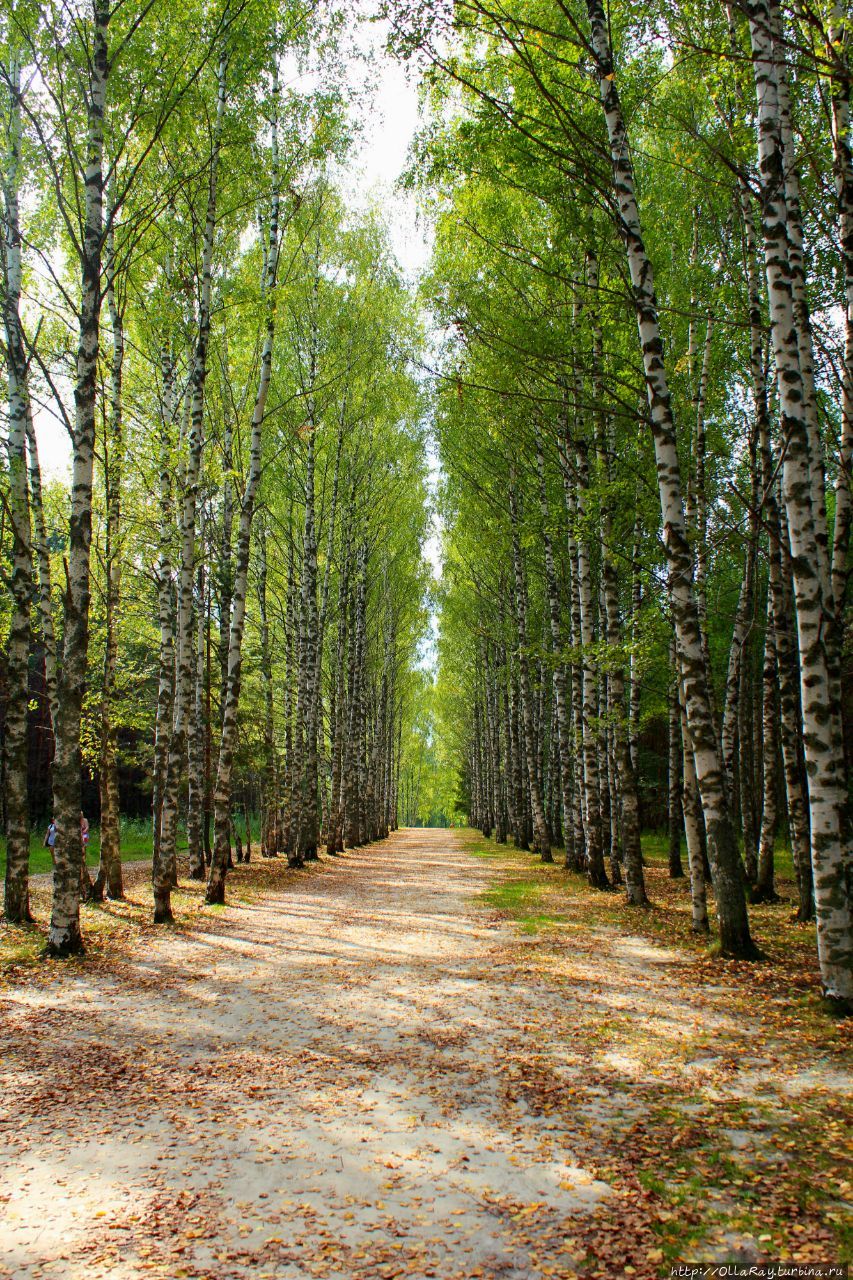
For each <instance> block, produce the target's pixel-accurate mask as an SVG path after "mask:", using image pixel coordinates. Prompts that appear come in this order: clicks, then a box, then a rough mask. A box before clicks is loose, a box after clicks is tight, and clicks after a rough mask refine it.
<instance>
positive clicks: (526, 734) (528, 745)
mask: <svg viewBox="0 0 853 1280" xmlns="http://www.w3.org/2000/svg"><path fill="white" fill-rule="evenodd" d="M510 518H511V521H512V557H513V567H514V571H515V615H516V632H517V635H518V682H519V692H520V695H521V717H522V734H521V736H522V744H523V750H524V755H525V758H526V761H527V785H528V790H529V794H530V804H531V807H532V810H533V829H534V835H535V840H536V847H537V849H538V851H539V857H540V858H541V860H542V861H543V862H553V861H554V857H553V854H552V853H551V843H550V840H549V839H548V825H547V823H546V821H545V808H544V805H543V803H542V788H541V784H540V779H539V774H538V771H537V768H536V741H535V736H534V727H533V704H532V691H531V688H530V664H529V660H528V653H527V644H528V637H527V583H526V581H525V576H524V566H523V564H522V559H521V542H520V537H519V514H518V497H517V494H516V491H515V487H514V486H513V487H511V489H510Z"/></svg>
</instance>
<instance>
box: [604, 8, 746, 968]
mask: <svg viewBox="0 0 853 1280" xmlns="http://www.w3.org/2000/svg"><path fill="white" fill-rule="evenodd" d="M587 14H588V16H589V21H590V30H591V49H592V53H593V57H594V61H595V71H596V77H597V79H598V85H599V91H600V95H601V102H602V107H603V110H604V117H605V123H606V125H607V132H608V138H609V142H610V152H611V159H612V163H613V174H614V186H615V194H616V200H617V205H618V210H619V228H620V231H621V233H622V236H623V239H624V241H625V247H626V252H627V258H628V268H629V272H630V276H631V283H632V285H633V289H634V304H635V308H636V313H637V328H638V333H639V338H640V347H641V349H642V354H643V369H644V373H645V379H646V388H647V392H648V400H649V411H650V419H651V425H652V436H653V441H654V447H655V458H656V462H657V474H658V490H659V495H660V502H661V516H662V520H663V538H664V548H665V551H666V557H667V563H668V567H669V591H670V598H671V601H672V609H673V616H674V619H675V627H676V636H677V642H678V649H679V660H680V663H681V667H682V677H683V685H684V702H685V709H686V713H687V721H688V726H689V732H690V741H691V743H692V746H693V759H694V763H695V769H696V777H697V781H698V785H699V790H700V793H701V796H702V808H703V810H704V816H705V827H706V830H707V834H708V844H709V854H710V857H711V861H712V868H713V872H714V891H715V895H716V900H717V917H718V921H719V928H720V947H721V950H722V951H723V952H724V953H726V954H731V955H737V956H742V957H750V956H754V955H755V954H756V950H757V949H756V947H755V945H754V943H753V941H752V938H751V935H750V931H749V919H748V915H747V906H746V893H745V887H744V883H743V874H742V871H741V865H740V856H739V852H738V848H737V841H736V839H735V832H734V827H733V824H732V820H731V813H730V810H729V807H728V801H727V796H726V787H725V781H724V777H723V770H722V765H721V761H720V751H719V746H718V743H717V734H716V729H715V724H714V713H713V700H712V695H711V687H710V679H709V673H708V669H707V664H706V661H705V653H704V648H703V644H702V632H701V627H700V620H699V610H698V606H697V601H696V593H695V590H694V583H693V556H692V552H691V548H690V544H689V542H688V539H687V536H686V535H687V531H686V526H685V520H684V503H683V496H682V485H681V472H680V466H679V459H678V449H677V445H676V436H675V424H674V421H673V416H672V403H671V397H670V391H669V385H668V382H667V377H666V368H665V365H664V359H663V350H664V348H663V340H662V337H661V332H660V325H659V321H658V307H657V299H656V296H655V289H654V276H653V271H652V264H651V261H650V259H649V257H648V254H647V252H646V248H645V244H644V242H643V237H642V229H641V224H640V215H639V209H638V207H637V201H636V195H635V182H634V166H633V161H632V159H631V154H630V149H629V145H628V136H627V132H626V129H625V123H624V119H623V116H622V106H621V102H620V100H619V94H618V91H617V88H616V83H615V68H614V65H613V56H612V51H611V48H610V37H609V31H608V26H607V19H606V16H605V12H604V6H603V3H602V0H587Z"/></svg>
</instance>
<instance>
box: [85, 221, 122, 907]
mask: <svg viewBox="0 0 853 1280" xmlns="http://www.w3.org/2000/svg"><path fill="white" fill-rule="evenodd" d="M115 269H116V268H115V251H114V245H113V230H112V227H110V231H109V233H108V235H107V238H106V299H107V306H108V307H109V313H110V329H111V330H112V339H113V350H112V360H111V362H110V405H109V417H108V420H107V427H106V429H105V431H104V458H103V462H104V489H105V495H106V508H107V512H106V515H107V521H106V525H107V527H106V537H105V544H104V562H105V576H106V584H105V600H104V605H105V614H106V617H105V631H106V635H105V638H104V689H103V695H102V701H101V760H100V779H99V781H100V792H101V844H100V854H99V863H98V872H97V875H96V876H95V879H94V882H93V884H92V888H91V891H90V896H91V897H92V899H93V900H94V901H96V902H99V901H101V899H102V898H103V895H104V892H105V891H106V895H107V897H108V898H123V897H124V886H123V883H122V873H121V815H120V812H119V790H118V733H117V729H116V724H115V707H116V703H117V701H118V699H117V695H116V688H115V686H116V677H117V674H118V625H119V609H120V605H121V552H122V548H121V490H122V478H123V471H124V422H123V411H122V374H123V368H124V323H123V319H122V315H121V311H120V309H119V305H118V299H117V297H116V282H115Z"/></svg>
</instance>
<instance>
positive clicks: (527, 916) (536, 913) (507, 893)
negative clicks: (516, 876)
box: [483, 880, 566, 933]
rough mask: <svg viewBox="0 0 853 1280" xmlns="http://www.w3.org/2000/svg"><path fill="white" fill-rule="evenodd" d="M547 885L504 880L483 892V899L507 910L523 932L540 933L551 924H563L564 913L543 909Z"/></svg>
mask: <svg viewBox="0 0 853 1280" xmlns="http://www.w3.org/2000/svg"><path fill="white" fill-rule="evenodd" d="M544 891H545V886H543V885H538V884H532V883H531V882H530V881H529V880H504V881H503V882H502V883H501V884H498V885H495V886H494V887H493V888H491V889H488V890H487V891H486V892H485V893H484V894H483V901H484V902H487V903H488V905H489V906H490V907H494V908H495V910H496V911H506V912H508V914H509V915H511V916H512V917H513V919H514V920H517V921H518V922H519V924H520V926H521V931H522V933H538V932H539V931H540V930H541V929H546V928H548V926H549V925H555V924H562V923H563V921H564V920H565V919H566V917H565V916H564V915H555V914H554V913H553V912H550V911H543V910H542V906H541V899H542V895H543V892H544Z"/></svg>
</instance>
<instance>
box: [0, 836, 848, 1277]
mask: <svg viewBox="0 0 853 1280" xmlns="http://www.w3.org/2000/svg"><path fill="white" fill-rule="evenodd" d="M480 846H483V842H482V841H481V842H480ZM477 847H478V846H476V845H474V844H472V845H470V847H469V848H467V849H466V848H465V847H463V846H462V845H461V844H460V843H459V838H458V837H454V836H452V835H449V834H448V833H446V832H423V831H420V832H404V833H398V834H397V835H396V836H394V837H392V838H391V839H390V840H388V841H387V842H384V843H383V844H381V845H377V846H374V847H371V848H369V849H365V850H358V851H353V852H352V853H350V854H348V855H347V856H345V857H344V858H341V859H333V860H332V859H330V860H328V861H323V862H321V863H319V864H316V865H315V866H314V867H312V868H311V869H310V870H308V871H307V872H299V873H293V872H289V871H288V870H287V869H286V868H285V867H284V865H283V864H282V863H281V862H275V863H270V862H266V863H258V864H251V865H250V866H249V867H245V868H244V867H241V868H239V869H238V872H237V874H236V875H235V876H234V877H233V878H232V880H231V881H230V887H231V892H232V894H233V896H234V901H235V905H234V906H231V907H229V908H226V909H225V910H224V911H222V910H217V911H211V910H206V909H204V908H203V907H202V906H201V905H200V890H198V889H197V888H196V887H195V886H182V890H181V894H180V896H179V897H178V903H179V917H178V926H177V927H176V928H174V929H170V930H155V929H154V928H153V926H150V925H148V924H147V923H146V922H145V921H146V919H147V916H148V901H149V898H148V890H147V888H146V886H145V884H144V882H143V881H142V879H141V878H140V879H138V880H136V881H132V883H131V885H130V890H129V898H130V901H129V902H128V903H127V904H109V905H108V907H107V908H103V909H101V908H88V909H87V925H90V928H89V935H90V948H89V954H88V956H87V958H86V959H84V960H82V961H75V962H73V963H70V964H65V965H62V964H46V963H36V962H34V961H32V960H21V959H17V960H13V963H12V965H11V966H10V967H8V968H7V969H6V972H5V977H4V985H3V988H2V990H0V1016H2V1018H3V1048H2V1061H0V1089H1V1090H2V1099H3V1102H2V1108H3V1109H2V1113H0V1117H1V1118H2V1141H3V1143H4V1149H5V1150H6V1151H7V1153H8V1155H7V1176H6V1177H5V1179H4V1184H3V1187H2V1190H0V1199H2V1201H3V1209H4V1213H3V1221H2V1225H0V1276H3V1277H4V1280H5V1278H6V1277H12V1278H14V1280H30V1277H34V1278H35V1277H43V1278H44V1280H60V1278H61V1280H75V1278H76V1277H78V1276H79V1277H81V1278H82V1277H84V1276H85V1277H86V1280H100V1278H101V1277H116V1278H118V1277H121V1280H125V1278H127V1280H134V1277H144V1276H155V1277H162V1278H163V1280H166V1278H167V1277H168V1280H172V1278H173V1277H184V1276H186V1277H194V1278H197V1280H201V1278H204V1280H244V1278H248V1277H250V1276H251V1277H252V1278H253V1280H261V1278H264V1277H267V1278H268V1280H273V1278H275V1280H279V1278H283V1277H294V1278H295V1277H304V1276H316V1277H318V1278H322V1280H334V1277H341V1278H343V1277H353V1280H373V1278H374V1277H382V1278H383V1280H391V1278H392V1277H396V1276H416V1277H430V1276H435V1277H437V1278H439V1280H456V1278H457V1277H458V1278H459V1280H462V1278H463V1277H504V1278H507V1280H513V1278H514V1277H515V1278H517V1280H522V1277H524V1280H528V1278H535V1277H548V1276H555V1277H560V1278H561V1280H571V1277H573V1276H576V1275H577V1276H605V1275H613V1274H627V1275H636V1276H639V1277H651V1276H657V1275H662V1274H668V1267H669V1262H670V1261H671V1260H672V1259H673V1258H686V1257H688V1256H689V1257H695V1258H700V1257H706V1258H719V1257H721V1256H727V1257H735V1256H741V1257H744V1258H747V1257H749V1258H765V1257H766V1258H777V1259H778V1258H780V1257H790V1258H792V1259H795V1260H797V1261H808V1260H823V1261H827V1260H829V1259H831V1258H832V1257H833V1256H837V1250H838V1248H839V1246H838V1244H837V1242H836V1232H837V1231H838V1230H839V1229H840V1227H841V1226H842V1224H843V1214H844V1206H843V1204H842V1203H841V1201H842V1196H843V1195H844V1194H845V1191H846V1188H845V1187H844V1186H843V1185H842V1184H840V1183H839V1172H840V1162H841V1157H842V1144H843V1138H844V1133H845V1128H844V1126H845V1121H846V1119H847V1116H846V1115H845V1111H844V1092H843V1090H844V1088H845V1085H846V1083H847V1080H846V1078H845V1077H844V1076H843V1074H842V1070H841V1055H842V1052H843V1050H844V1039H845V1034H846V1033H845V1031H844V1029H842V1028H840V1027H836V1026H833V1025H832V1024H831V1023H828V1022H827V1021H826V1020H825V1019H824V1020H822V1021H821V1019H820V1018H819V1017H818V1016H817V1013H816V1011H815V1009H814V1008H813V1007H812V1005H811V1003H809V1000H808V997H804V999H803V1001H802V1002H801V1003H793V1004H792V1001H791V998H790V995H789V998H788V1001H787V1003H785V1002H784V1001H783V992H784V990H785V989H788V990H789V992H790V990H793V991H794V1000H795V1002H796V1000H797V999H798V996H797V992H798V991H800V990H801V989H802V990H803V991H804V992H805V991H806V990H807V984H806V983H804V985H803V987H802V988H800V987H799V986H798V985H797V983H796V982H794V983H793V984H792V985H791V986H789V987H788V988H786V987H785V984H784V978H783V979H777V978H770V977H768V976H767V973H768V971H769V969H770V966H759V967H758V968H756V967H755V966H752V967H749V966H736V965H730V964H720V963H714V964H709V962H708V961H707V958H706V956H705V954H704V952H703V951H702V950H701V949H699V948H697V947H695V946H694V945H693V943H692V941H691V940H690V939H689V937H686V938H683V939H682V938H679V943H678V947H677V948H675V949H674V948H673V947H671V946H663V945H662V944H661V941H660V940H659V935H658V934H657V933H656V930H657V927H658V923H659V921H658V919H657V918H656V916H655V914H654V913H652V915H647V916H642V917H641V916H639V915H638V914H636V913H633V914H632V913H626V912H625V909H624V908H621V907H620V905H619V904H618V903H617V902H616V901H615V900H614V898H613V897H607V898H603V897H602V896H601V895H596V894H593V893H592V892H591V891H590V890H588V889H586V887H585V886H582V885H581V884H579V883H578V882H576V881H574V880H572V881H569V880H567V879H566V877H565V876H561V874H560V872H559V869H557V868H554V869H544V870H543V869H539V868H537V867H535V866H531V861H530V859H525V858H524V856H523V855H516V854H512V853H500V854H499V855H498V851H497V850H495V849H494V847H493V846H489V850H488V851H489V852H490V854H492V855H495V856H490V857H489V858H477V857H474V856H472V853H473V851H474V850H475V849H476V848H477ZM483 847H484V846H483ZM510 876H512V877H514V878H515V879H516V880H519V879H520V880H521V881H522V882H523V883H525V884H529V885H530V886H531V889H530V893H531V894H535V896H536V898H537V903H538V905H537V907H536V911H537V913H538V914H537V923H536V925H535V927H532V928H531V927H530V925H531V921H530V919H529V918H526V919H524V918H520V917H519V918H518V919H516V918H514V917H513V915H512V914H511V913H506V912H502V911H500V910H496V909H495V907H494V905H493V904H494V901H495V898H494V892H495V890H496V889H499V887H500V885H501V884H502V883H504V882H505V881H506V879H507V877H510ZM651 880H652V882H653V884H654V886H655V888H656V889H659V890H660V891H659V893H658V896H659V897H662V896H664V895H665V894H666V893H668V892H669V889H668V887H667V886H665V885H664V886H658V885H656V884H655V877H654V875H653V874H652V876H651ZM486 895H489V896H486ZM518 896H519V895H516V897H518ZM36 901H37V906H43V904H41V903H40V902H39V900H38V897H37V898H36ZM664 909H665V908H659V911H662V910H664ZM673 910H675V914H674V915H672V916H671V919H670V922H669V928H670V932H672V919H675V920H676V923H677V920H678V915H677V909H673ZM98 912H102V914H103V917H106V925H105V926H104V927H103V928H102V929H98V928H95V927H92V926H91V920H92V918H95V919H96V923H97V919H99V918H101V917H96V916H95V913H98ZM516 915H518V913H516ZM519 925H520V926H521V928H519ZM773 945H775V944H773ZM778 945H779V948H780V950H781V948H782V945H783V944H782V941H781V940H779V941H778ZM794 951H796V948H794ZM805 958H806V952H805V948H803V951H802V954H801V956H795V958H794V959H793V960H792V959H791V958H790V954H789V958H788V960H786V961H784V962H783V966H782V967H783V969H784V964H785V963H787V964H791V965H797V964H800V963H801V962H802V963H805ZM758 972H760V973H761V978H760V980H759V985H758V990H759V991H760V992H761V993H762V995H761V998H760V1000H759V1001H756V997H755V991H756V987H755V985H754V984H753V982H752V976H753V975H755V974H756V973H758ZM774 1001H777V1003H774ZM4 1268H5V1270H4Z"/></svg>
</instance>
